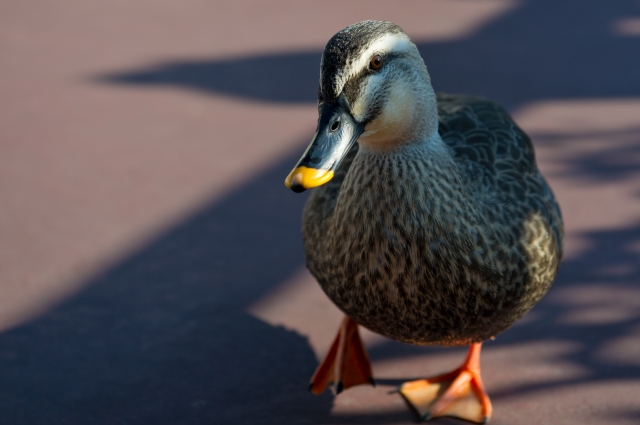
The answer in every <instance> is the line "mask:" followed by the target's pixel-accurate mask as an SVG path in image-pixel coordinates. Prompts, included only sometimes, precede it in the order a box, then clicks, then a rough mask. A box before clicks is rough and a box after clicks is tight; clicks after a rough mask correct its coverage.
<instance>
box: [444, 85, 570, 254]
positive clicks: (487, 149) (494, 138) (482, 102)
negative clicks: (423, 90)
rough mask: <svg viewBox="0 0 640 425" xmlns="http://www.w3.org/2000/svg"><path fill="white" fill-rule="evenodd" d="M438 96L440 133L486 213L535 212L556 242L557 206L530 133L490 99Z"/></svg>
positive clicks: (559, 233) (559, 238) (559, 231)
mask: <svg viewBox="0 0 640 425" xmlns="http://www.w3.org/2000/svg"><path fill="white" fill-rule="evenodd" d="M437 100H438V116H439V129H438V131H439V133H440V136H441V137H442V139H443V141H444V142H445V144H446V145H447V146H449V148H450V149H451V152H452V155H453V157H454V159H455V161H456V163H457V164H458V166H459V167H460V169H461V170H462V172H463V174H465V175H466V177H467V179H468V182H469V187H470V188H471V190H473V191H474V197H475V198H476V199H478V200H479V201H482V202H483V203H484V204H485V205H486V207H487V209H488V211H489V212H490V216H495V220H500V219H501V218H503V217H506V216H509V215H511V214H530V213H531V212H538V213H540V214H541V215H542V216H543V217H544V219H545V220H546V221H547V223H548V224H549V225H550V227H551V228H552V229H553V232H554V233H555V235H556V238H557V241H558V242H559V244H558V245H560V246H561V244H562V238H563V226H562V217H561V213H560V208H559V207H558V204H557V202H556V200H555V198H554V196H553V193H552V191H551V189H550V188H549V185H548V184H547V182H546V181H545V179H544V177H542V174H540V172H539V171H538V167H537V166H536V160H535V153H534V150H533V145H532V144H531V140H530V139H529V136H527V135H526V134H525V133H524V132H523V131H522V130H521V129H520V128H519V127H518V126H517V125H516V123H515V122H514V121H513V119H512V118H511V116H510V115H509V114H508V113H507V111H506V110H505V109H504V108H503V107H501V106H500V105H498V104H497V103H495V102H492V101H490V100H487V99H483V98H478V97H470V96H463V95H449V94H438V95H437Z"/></svg>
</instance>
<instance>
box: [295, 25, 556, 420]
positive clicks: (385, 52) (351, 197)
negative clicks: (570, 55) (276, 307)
mask: <svg viewBox="0 0 640 425" xmlns="http://www.w3.org/2000/svg"><path fill="white" fill-rule="evenodd" d="M320 68H321V77H320V88H319V90H318V109H319V112H320V118H319V120H318V129H317V131H316V135H315V137H314V140H313V141H312V142H311V145H310V146H309V148H308V149H307V151H306V152H305V153H304V155H303V157H302V158H301V160H300V161H299V163H298V164H297V166H296V167H295V168H294V170H293V171H292V172H291V174H290V175H289V176H288V177H287V180H286V185H287V186H288V187H290V188H291V189H293V190H294V191H296V192H300V191H302V190H305V189H309V188H314V187H317V188H316V189H315V190H314V192H313V193H312V195H311V196H310V198H309V200H308V201H307V204H306V206H305V210H304V214H303V235H304V245H305V251H306V260H307V265H308V267H309V269H310V270H311V272H312V273H313V275H314V276H315V277H316V278H317V279H318V282H319V283H320V285H321V286H322V288H323V289H324V291H325V292H326V293H327V295H328V296H329V297H330V298H331V300H332V301H333V302H334V303H335V304H336V305H337V306H338V307H339V308H340V309H341V310H342V311H344V313H345V314H346V316H347V317H346V318H345V321H344V322H343V325H342V326H341V328H340V332H339V334H338V337H337V338H336V340H335V341H334V344H333V346H332V347H331V349H330V350H329V353H328V354H327V357H326V358H325V360H324V361H323V362H322V363H321V365H320V366H319V368H318V370H317V371H316V374H315V375H314V377H313V378H312V382H311V384H312V385H311V390H312V391H313V392H315V393H320V392H322V391H323V390H324V388H325V387H326V386H327V384H328V383H329V382H332V381H333V382H335V383H336V387H337V390H338V392H339V391H340V390H341V389H342V388H343V387H344V388H348V387H349V386H353V385H357V384H360V383H366V382H369V381H370V379H371V368H370V365H369V361H368V359H367V356H366V352H365V350H364V347H363V346H362V343H361V342H360V339H359V337H358V332H357V324H361V325H363V326H366V327H367V328H369V329H371V330H373V331H375V332H378V333H380V334H382V335H385V336H388V337H390V338H393V339H396V340H399V341H403V342H408V343H413V344H441V345H463V344H470V345H471V348H470V351H469V356H468V358H467V360H466V361H465V362H464V364H463V365H462V366H461V367H460V368H458V369H456V370H455V371H453V372H451V373H449V374H445V375H441V376H438V377H435V378H430V379H428V380H421V381H415V382H411V383H406V384H404V385H403V386H402V387H401V389H400V392H401V393H402V394H403V395H404V396H405V397H406V398H407V399H408V400H409V402H410V403H411V405H412V406H414V407H415V408H416V410H417V411H418V412H420V414H421V415H422V417H423V418H431V417H435V416H446V415H449V416H458V417H462V418H465V419H468V420H472V421H477V422H483V421H487V420H488V418H489V417H490V416H491V403H490V401H489V398H488V396H487V395H486V393H485V392H484V389H483V385H482V381H481V378H480V363H479V358H480V346H481V342H482V341H483V340H485V339H488V338H490V337H492V336H494V335H496V334H498V333H500V332H502V331H504V330H505V329H507V328H508V327H509V326H510V325H512V324H513V323H514V322H515V321H516V320H518V319H519V318H520V317H522V315H524V314H525V313H526V312H527V311H528V310H529V309H531V308H532V307H533V306H534V305H535V304H536V303H537V302H538V301H539V300H540V299H541V298H542V296H543V295H544V294H545V293H546V292H547V290H548V289H549V287H550V286H551V284H552V282H553V279H554V278H555V275H556V272H557V270H558V265H559V263H560V259H561V257H562V237H563V230H562V219H561V215H560V209H559V208H558V205H557V203H556V201H555V199H554V196H553V194H552V192H551V190H550V189H549V186H548V185H547V183H546V182H545V180H544V178H543V177H542V175H541V174H540V172H539V171H538V169H537V167H536V163H535V157H534V153H533V147H532V145H531V142H530V140H529V138H528V137H527V136H526V135H525V134H524V133H523V132H522V130H520V129H519V128H518V127H517V126H516V125H515V123H514V122H513V121H512V120H511V118H510V117H509V115H508V114H507V113H506V112H505V111H504V109H502V108H501V107H500V106H498V105H497V104H495V103H493V102H490V101H488V100H484V99H479V98H472V97H465V96H449V95H441V96H439V97H436V95H435V92H434V91H433V88H432V86H431V81H430V78H429V74H428V72H427V69H426V67H425V65H424V62H423V61H422V58H421V57H420V54H419V53H418V50H417V48H416V46H415V45H414V44H413V43H412V42H411V41H410V40H409V38H408V37H407V36H406V34H405V33H404V32H402V30H401V29H400V28H399V27H397V26H396V25H394V24H391V23H389V22H377V21H365V22H360V23H358V24H355V25H352V26H349V27H347V28H345V29H344V30H342V31H340V32H339V33H337V34H336V35H335V36H334V37H332V38H331V40H330V41H329V43H328V44H327V47H326V48H325V51H324V54H323V56H322V61H321V67H320ZM356 141H357V144H356V143H355V142H356ZM445 383H446V385H447V389H446V391H444V392H443V393H442V394H440V393H439V391H440V386H441V385H445ZM471 390H473V392H474V393H475V395H476V397H475V402H473V403H471V404H469V402H468V401H461V400H463V399H464V397H463V395H464V394H465V392H469V391H471ZM440 392H441V391H440Z"/></svg>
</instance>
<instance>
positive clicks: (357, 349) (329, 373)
mask: <svg viewBox="0 0 640 425" xmlns="http://www.w3.org/2000/svg"><path fill="white" fill-rule="evenodd" d="M332 382H333V383H334V384H335V388H336V393H338V394H339V393H340V392H341V391H342V390H346V389H347V388H350V387H353V386H356V385H360V384H372V385H375V384H374V382H373V378H372V375H371V363H370V362H369V356H368V355H367V352H366V351H365V349H364V345H363V344H362V340H361V339H360V334H359V332H358V324H357V323H356V322H354V321H353V320H351V319H350V318H349V317H346V316H345V318H344V320H343V321H342V324H341V325H340V329H339V330H338V335H337V336H336V339H335V340H334V341H333V344H332V345H331V348H330V349H329V352H328V353H327V355H326V356H325V358H324V360H323V361H322V363H320V365H319V366H318V368H317V369H316V372H315V373H314V374H313V377H312V378H311V383H310V384H309V391H311V392H312V393H314V394H321V393H322V392H323V391H324V390H325V389H326V388H327V386H328V385H329V384H330V383H332Z"/></svg>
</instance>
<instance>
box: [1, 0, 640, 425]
mask: <svg viewBox="0 0 640 425" xmlns="http://www.w3.org/2000/svg"><path fill="white" fill-rule="evenodd" d="M364 19H380V20H389V21H393V22H394V23H396V24H398V25H400V26H401V27H402V28H404V29H405V31H406V32H407V33H408V34H409V35H410V36H411V37H412V39H413V40H414V41H415V42H416V44H417V45H418V47H419V49H420V51H421V53H422V55H423V57H424V59H425V62H426V64H427V67H428V68H429V71H430V73H431V77H432V81H433V85H434V87H435V89H436V90H437V91H444V92H452V93H468V94H476V95H482V96H486V97H489V98H492V99H494V100H496V101H498V102H500V103H502V104H504V105H505V106H506V107H507V108H508V109H509V111H510V112H511V113H512V114H513V116H514V118H515V120H516V121H517V122H518V123H519V124H520V125H521V127H522V128H523V129H524V130H525V131H526V132H527V133H529V134H530V135H531V136H532V138H533V141H534V144H535V146H536V152H537V156H538V161H539V166H540V168H541V170H542V171H543V173H544V174H545V176H546V177H547V179H548V180H549V181H550V183H551V185H552V187H553V189H554V191H555V193H556V195H557V197H558V199H559V201H560V204H561V207H562V210H563V213H564V217H565V223H566V232H567V240H566V257H565V260H564V262H563V265H562V267H561V272H560V275H559V277H558V279H557V281H556V284H555V286H554V287H553V288H552V290H551V291H550V292H549V294H548V295H547V297H546V298H545V299H544V300H543V301H542V302H541V303H540V304H539V305H538V306H536V307H535V308H534V309H533V310H532V311H531V312H530V313H529V314H528V315H527V316H526V317H525V318H524V319H523V320H521V321H520V322H519V323H518V324H517V325H515V326H514V327H513V328H511V329H510V330H508V331H507V332H505V333H504V334H502V335H500V336H498V338H497V339H496V341H493V342H489V343H487V344H485V348H484V350H483V358H482V360H483V375H484V380H485V384H486V386H487V389H488V392H489V394H490V395H491V397H492V400H493V402H494V410H495V413H494V418H493V420H492V423H495V424H531V423H545V424H605V423H606V424H635V423H638V422H639V421H640V1H638V0H609V1H607V2H603V1H595V0H535V1H534V0H430V1H402V2H374V1H351V2H348V3H344V2H338V1H322V2H300V1H288V0H277V1H270V2H264V1H259V0H256V1H236V2H221V1H220V2H214V1H199V0H184V1H180V2H177V1H174V2H171V1H157V0H156V1H150V0H138V1H130V0H127V1H125V0H111V1H109V2H87V1H80V0H58V1H56V2H50V1H35V0H34V1H4V2H2V3H1V4H0V421H1V422H2V423H3V424H87V423H92V424H255V423H261V424H409V423H413V422H414V421H415V418H414V416H413V414H412V413H411V412H410V411H409V410H408V409H407V407H406V406H405V404H404V402H403V401H402V400H401V398H400V397H399V396H398V395H397V394H391V395H389V394H388V392H389V391H390V390H391V389H393V388H394V386H395V385H398V384H399V383H401V382H402V381H403V380H406V379H411V378H419V377H424V376H428V375H433V374H437V373H441V372H444V371H446V370H448V369H451V368H453V367H455V366H457V364H458V363H459V362H460V361H461V360H462V358H463V357H464V355H465V350H464V349H444V348H429V347H412V346H408V345H402V344H399V343H395V342H392V341H389V340H387V339H384V338H381V337H378V336H375V335H373V334H371V333H365V340H366V345H367V346H368V349H369V353H370V356H371V359H372V362H373V369H374V375H375V377H376V378H377V380H378V382H379V385H378V386H377V387H376V388H369V387H358V388H354V389H350V390H348V391H346V392H344V393H342V394H340V395H339V396H337V397H334V396H333V395H332V393H331V392H329V391H327V392H326V393H324V394H323V395H321V396H318V397H314V396H312V395H310V394H309V393H308V392H307V390H306V389H307V384H308V380H309V378H310V376H311V374H312V373H313V371H314V369H315V367H316V365H317V361H318V359H320V358H322V356H323V355H324V353H325V352H326V350H327V349H328V347H329V345H330V343H331V341H332V339H333V337H334V335H335V333H336V331H337V327H338V324H339V322H340V320H341V314H340V312H339V311H337V309H336V308H335V307H334V306H333V305H332V304H331V303H330V302H329V301H328V300H327V299H326V298H325V296H324V295H323V293H322V292H321V290H320V289H319V287H318V285H317V284H316V283H315V281H314V279H313V278H312V277H311V276H310V275H309V273H308V272H307V271H306V269H305V267H304V261H303V253H302V245H301V236H300V214H301V210H302V206H303V204H304V201H305V198H306V195H296V194H294V193H292V192H291V191H289V190H287V189H285V188H284V186H283V180H284V178H285V176H286V174H287V173H288V172H289V171H290V169H291V167H292V166H293V165H294V163H295V161H296V160H297V159H298V157H299V155H300V154H301V152H302V150H303V149H304V148H305V146H306V144H307V143H308V142H309V140H310V139H311V136H312V135H313V132H314V129H315V123H316V117H317V116H316V114H317V112H316V106H315V98H316V91H317V81H318V74H319V61H320V56H321V53H322V49H323V47H324V45H325V43H326V42H327V41H328V39H329V38H330V37H331V36H332V35H333V34H334V33H335V32H337V31H339V30H340V29H342V28H343V27H345V26H346V25H349V24H351V23H354V22H358V21H361V20H364ZM438 423H443V424H449V423H450V424H453V423H459V422H455V421H449V420H439V421H438Z"/></svg>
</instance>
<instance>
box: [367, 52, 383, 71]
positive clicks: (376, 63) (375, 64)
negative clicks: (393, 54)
mask: <svg viewBox="0 0 640 425" xmlns="http://www.w3.org/2000/svg"><path fill="white" fill-rule="evenodd" d="M380 68H382V56H380V55H375V56H374V57H372V58H371V62H369V69H373V70H374V71H377V70H379V69H380Z"/></svg>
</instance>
